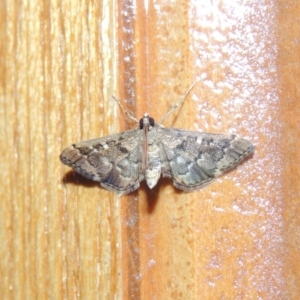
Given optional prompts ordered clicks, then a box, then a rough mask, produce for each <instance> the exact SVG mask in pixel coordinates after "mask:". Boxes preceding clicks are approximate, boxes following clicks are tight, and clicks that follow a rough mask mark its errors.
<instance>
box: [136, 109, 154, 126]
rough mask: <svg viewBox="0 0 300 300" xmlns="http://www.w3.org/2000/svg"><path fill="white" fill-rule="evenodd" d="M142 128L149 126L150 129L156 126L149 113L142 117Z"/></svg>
mask: <svg viewBox="0 0 300 300" xmlns="http://www.w3.org/2000/svg"><path fill="white" fill-rule="evenodd" d="M139 123H140V129H143V128H145V127H148V128H149V130H150V129H151V128H152V127H153V126H154V119H153V118H151V117H149V115H148V114H147V113H145V114H144V116H143V117H142V118H141V119H140V122H139Z"/></svg>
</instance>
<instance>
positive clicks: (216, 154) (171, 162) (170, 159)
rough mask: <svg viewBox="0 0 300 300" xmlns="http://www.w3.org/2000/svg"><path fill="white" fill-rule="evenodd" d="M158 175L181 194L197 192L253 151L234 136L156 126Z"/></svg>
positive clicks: (250, 146)
mask: <svg viewBox="0 0 300 300" xmlns="http://www.w3.org/2000/svg"><path fill="white" fill-rule="evenodd" d="M156 130H157V133H156V134H157V137H158V140H159V144H160V152H161V160H162V175H163V176H164V177H171V178H172V179H173V182H174V185H175V186H176V187H177V188H179V189H182V190H185V191H192V190H195V189H199V188H200V187H202V186H203V185H205V184H207V183H209V182H210V181H212V180H213V179H214V178H215V177H217V176H219V175H221V174H222V173H224V172H226V171H228V170H229V169H232V168H234V167H235V166H236V165H237V164H238V163H239V162H240V161H241V160H243V159H244V158H245V157H246V156H248V155H249V154H250V153H252V152H253V150H254V147H253V145H252V144H251V143H250V142H249V141H247V140H246V139H243V138H240V137H237V136H235V135H226V134H213V133H201V132H195V131H186V130H180V129H174V128H162V127H156Z"/></svg>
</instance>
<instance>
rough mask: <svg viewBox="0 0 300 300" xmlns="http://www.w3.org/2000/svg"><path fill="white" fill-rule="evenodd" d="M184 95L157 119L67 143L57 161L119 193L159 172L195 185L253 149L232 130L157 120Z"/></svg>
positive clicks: (153, 179)
mask: <svg viewBox="0 0 300 300" xmlns="http://www.w3.org/2000/svg"><path fill="white" fill-rule="evenodd" d="M191 88H192V87H191ZM191 88H190V89H191ZM190 89H189V90H188V92H189V91H190ZM188 92H187V93H186V94H185V96H184V99H185V97H186V95H187V94H188ZM184 99H183V100H182V101H180V102H179V103H178V104H175V105H174V106H173V107H172V108H171V110H170V111H169V112H168V113H167V114H166V115H165V117H164V118H163V119H162V121H161V122H160V123H158V124H156V123H155V122H154V119H153V118H151V117H149V115H148V114H147V113H146V114H144V116H143V118H141V119H140V121H139V126H138V128H137V129H133V130H128V131H125V132H122V133H117V134H113V135H109V136H107V137H102V138H98V139H93V140H87V141H83V142H79V143H77V144H73V145H71V146H70V147H68V148H66V149H65V150H64V151H63V152H62V153H61V155H60V160H61V161H62V162H63V163H64V164H66V165H68V166H70V167H71V168H73V170H74V171H75V172H77V173H79V174H81V175H82V176H84V177H86V178H88V179H91V180H94V181H99V182H100V185H101V186H102V187H104V188H106V189H108V190H111V191H114V192H117V193H119V194H127V193H130V192H133V191H135V190H136V189H138V188H139V186H140V182H141V181H142V180H146V183H147V185H148V187H149V188H150V189H152V188H153V187H154V186H155V185H156V184H157V182H158V180H159V179H160V177H161V176H162V177H169V178H172V180H173V184H174V186H175V187H176V188H179V189H181V190H184V191H194V190H197V189H200V188H201V187H202V186H203V185H205V184H207V183H209V182H210V181H212V180H213V179H215V178H216V177H218V176H220V175H221V174H223V173H224V172H226V171H228V170H230V169H232V168H234V167H235V166H236V165H237V164H238V163H239V162H241V161H242V160H243V159H244V158H246V157H247V156H248V155H250V154H251V153H252V152H253V151H254V146H253V145H252V144H251V143H250V142H249V141H248V140H246V139H244V138H241V137H237V136H236V135H232V134H217V133H204V132H196V131H188V130H183V129H175V128H165V127H163V126H162V122H163V121H164V120H165V119H166V118H167V116H168V115H169V114H170V113H171V112H172V111H173V110H175V109H176V108H177V107H178V106H179V105H180V104H181V103H182V102H183V101H184ZM118 104H119V105H120V106H121V107H122V108H123V106H122V105H121V104H120V102H118ZM125 112H126V114H127V115H129V117H130V118H132V119H134V120H135V121H136V122H138V120H137V119H136V118H134V117H133V116H131V115H130V114H129V113H128V111H125Z"/></svg>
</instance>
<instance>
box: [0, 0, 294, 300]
mask: <svg viewBox="0 0 300 300" xmlns="http://www.w3.org/2000/svg"><path fill="white" fill-rule="evenodd" d="M146 5H147V2H146V1H145V2H143V1H137V2H135V1H132V2H130V1H119V2H117V1H76V0H72V1H70V0H66V1H52V0H49V1H40V0H32V1H18V2H17V1H8V0H2V1H1V9H0V36H1V39H0V84H1V86H0V105H1V107H0V141H1V147H0V151H1V160H0V166H1V168H0V170H1V173H0V182H1V185H0V198H1V204H0V239H1V244H0V257H1V259H0V274H1V280H0V298H1V299H101V300H103V299H117V300H119V299H124V300H127V299H128V300H129V299H134V300H137V299H142V300H148V299H149V300H150V299H164V300H166V299H172V300H174V299H189V300H198V299H213V300H216V299H272V300H274V299H276V300H282V299H295V300H296V299H299V296H300V249H299V241H300V230H299V228H300V182H299V181H300V173H299V165H300V151H299V149H300V144H299V143H300V134H299V130H300V100H299V99H300V89H299V78H300V63H299V58H300V48H299V36H300V23H299V22H298V21H297V20H298V19H299V16H300V2H299V1H291V0H290V1H245V0H241V1H217V2H216V1H197V0H193V1H186V0H184V1H155V2H153V1H149V2H148V6H146ZM195 81H197V84H196V85H195V87H194V88H193V89H192V91H191V92H190V94H189V96H188V97H187V99H186V101H185V103H184V105H183V106H182V107H181V108H180V109H178V110H176V111H175V112H174V113H173V114H172V115H171V116H170V117H169V118H168V119H167V120H166V122H165V123H164V125H165V126H173V127H177V128H184V129H189V130H201V131H207V132H220V133H222V132H224V133H235V134H238V135H240V136H243V137H245V138H247V139H249V140H250V141H252V142H253V143H254V145H255V147H256V150H255V153H254V155H253V156H252V157H250V158H249V159H247V160H246V161H245V162H244V163H242V164H241V165H239V166H238V168H236V169H235V170H233V171H231V172H229V173H227V174H226V175H224V176H223V177H221V178H219V179H217V180H216V181H215V182H213V183H212V184H210V185H208V186H206V187H204V188H203V189H201V190H200V191H196V192H193V193H184V192H180V191H178V190H176V189H175V188H174V187H173V186H172V183H171V181H170V180H161V181H160V183H159V184H158V186H157V187H155V188H154V189H153V190H151V191H150V190H149V189H148V188H147V186H146V185H145V184H144V183H143V184H142V186H141V188H140V189H139V190H138V191H137V192H134V193H132V194H130V195H128V196H126V197H125V196H124V197H120V198H118V197H117V195H116V194H114V193H112V192H109V191H105V190H103V189H102V188H100V187H99V185H98V184H97V183H94V182H91V181H88V180H85V179H84V178H82V177H81V176H79V175H76V174H74V173H73V172H72V171H71V170H70V168H68V167H66V166H64V165H63V164H62V163H61V162H60V161H59V158H58V157H59V154H60V152H61V151H62V150H63V149H64V148H65V147H67V146H69V145H70V144H72V143H75V142H78V141H81V140H84V139H91V138H97V137H101V136H105V135H108V134H112V133H116V132H120V131H122V130H126V129H130V128H134V127H135V126H136V125H135V124H134V123H132V122H131V121H130V120H128V118H126V116H125V114H124V113H123V112H122V111H120V109H119V107H118V106H117V104H116V102H115V101H114V100H113V99H112V96H117V97H118V99H120V101H121V102H122V103H123V105H124V107H125V108H126V109H128V110H131V111H132V112H133V113H134V114H135V115H136V116H137V117H138V118H140V117H141V116H142V114H143V113H145V112H148V113H149V114H150V115H151V116H152V117H154V118H155V119H156V120H157V121H159V120H160V119H161V118H162V117H163V115H164V114H165V113H166V112H167V110H168V109H169V108H170V107H171V106H172V105H174V104H175V103H176V102H178V101H180V99H181V98H182V96H183V95H184V93H185V92H186V91H187V89H188V88H189V86H190V85H191V84H192V83H193V82H195Z"/></svg>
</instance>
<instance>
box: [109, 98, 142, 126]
mask: <svg viewBox="0 0 300 300" xmlns="http://www.w3.org/2000/svg"><path fill="white" fill-rule="evenodd" d="M112 97H113V98H114V100H115V101H116V102H117V103H118V104H119V106H120V108H121V110H122V111H123V112H124V113H125V115H126V116H127V117H128V118H129V119H131V120H132V121H134V122H136V123H139V120H138V119H137V118H136V117H135V116H134V115H133V112H132V111H130V110H128V109H125V108H124V106H123V105H122V103H121V102H120V101H119V100H118V99H117V98H116V97H115V96H112Z"/></svg>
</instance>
